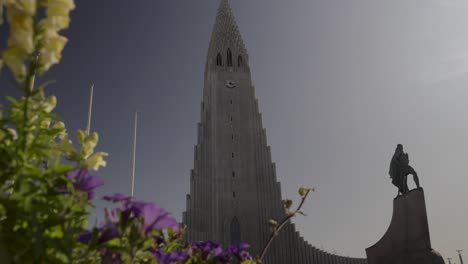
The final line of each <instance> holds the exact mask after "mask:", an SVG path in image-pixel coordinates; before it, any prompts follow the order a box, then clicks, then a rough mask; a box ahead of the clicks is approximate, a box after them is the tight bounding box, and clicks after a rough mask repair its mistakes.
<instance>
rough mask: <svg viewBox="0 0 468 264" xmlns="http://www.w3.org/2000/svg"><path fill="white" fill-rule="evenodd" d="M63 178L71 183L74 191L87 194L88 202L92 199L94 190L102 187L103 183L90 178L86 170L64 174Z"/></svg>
mask: <svg viewBox="0 0 468 264" xmlns="http://www.w3.org/2000/svg"><path fill="white" fill-rule="evenodd" d="M65 176H66V177H67V178H68V179H69V180H71V181H73V187H74V188H75V189H76V190H80V191H85V192H87V193H88V200H91V199H93V198H94V189H95V188H97V187H99V186H102V185H104V182H103V181H102V180H101V179H99V178H98V177H95V176H91V175H90V174H89V171H88V170H86V169H76V170H72V171H69V172H67V173H65Z"/></svg>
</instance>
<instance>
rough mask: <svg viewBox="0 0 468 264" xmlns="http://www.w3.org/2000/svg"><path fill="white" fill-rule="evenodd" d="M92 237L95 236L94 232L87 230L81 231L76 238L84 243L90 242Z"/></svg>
mask: <svg viewBox="0 0 468 264" xmlns="http://www.w3.org/2000/svg"><path fill="white" fill-rule="evenodd" d="M92 237H93V234H92V233H91V231H88V230H86V231H84V232H83V233H81V234H80V235H79V236H78V238H77V239H76V240H78V241H79V242H81V243H83V244H89V241H90V240H91V238H92Z"/></svg>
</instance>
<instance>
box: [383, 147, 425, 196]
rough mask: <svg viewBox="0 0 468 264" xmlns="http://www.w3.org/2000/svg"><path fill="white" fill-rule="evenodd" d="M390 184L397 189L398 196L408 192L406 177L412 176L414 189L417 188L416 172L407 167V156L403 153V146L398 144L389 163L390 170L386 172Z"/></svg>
mask: <svg viewBox="0 0 468 264" xmlns="http://www.w3.org/2000/svg"><path fill="white" fill-rule="evenodd" d="M388 173H389V174H390V178H392V183H393V185H395V186H396V187H397V188H398V194H397V196H398V195H400V194H405V193H407V192H409V189H408V175H409V174H411V175H413V180H414V182H415V183H416V187H417V188H420V186H419V178H418V174H417V173H416V171H415V170H414V169H413V167H411V166H410V165H409V157H408V154H407V153H405V152H404V151H403V145H401V144H398V145H397V147H396V149H395V154H393V157H392V161H391V162H390V170H389V172H388Z"/></svg>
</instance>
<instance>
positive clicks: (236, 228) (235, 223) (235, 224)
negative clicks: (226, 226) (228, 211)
mask: <svg viewBox="0 0 468 264" xmlns="http://www.w3.org/2000/svg"><path fill="white" fill-rule="evenodd" d="M240 242H241V233H240V224H239V220H237V217H234V218H233V219H232V221H231V245H238V244H239V243H240Z"/></svg>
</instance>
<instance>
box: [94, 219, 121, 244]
mask: <svg viewBox="0 0 468 264" xmlns="http://www.w3.org/2000/svg"><path fill="white" fill-rule="evenodd" d="M99 232H100V233H101V236H100V237H99V239H98V244H102V243H106V242H107V241H109V240H112V239H114V238H118V237H121V235H120V232H119V229H118V228H117V225H116V224H114V223H107V224H105V225H104V226H101V227H100V228H99Z"/></svg>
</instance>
